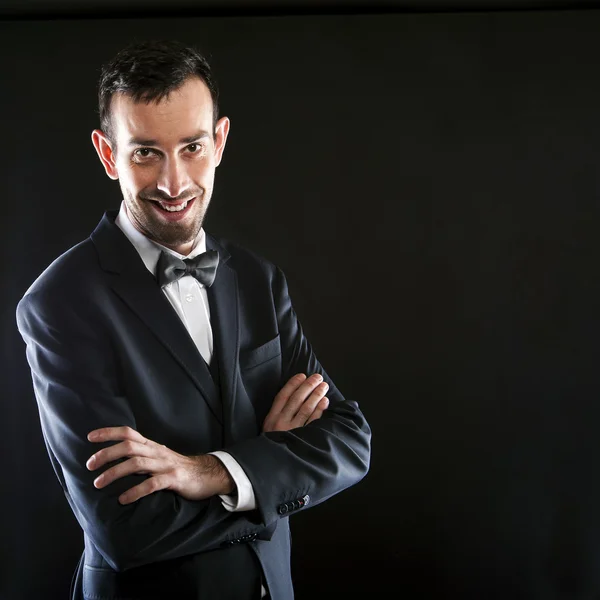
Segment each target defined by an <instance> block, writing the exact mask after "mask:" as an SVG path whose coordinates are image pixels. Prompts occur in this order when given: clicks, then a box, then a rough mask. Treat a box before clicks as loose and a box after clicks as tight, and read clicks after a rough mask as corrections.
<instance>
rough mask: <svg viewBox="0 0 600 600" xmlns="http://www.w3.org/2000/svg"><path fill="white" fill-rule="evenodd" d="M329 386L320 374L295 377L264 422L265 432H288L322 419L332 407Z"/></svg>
mask: <svg viewBox="0 0 600 600" xmlns="http://www.w3.org/2000/svg"><path fill="white" fill-rule="evenodd" d="M328 389H329V385H328V384H327V383H325V382H324V381H323V378H322V377H321V375H319V374H317V373H315V374H314V375H311V376H310V377H308V378H307V377H306V375H305V374H304V373H298V374H297V375H294V376H293V377H292V378H291V379H290V380H289V381H288V382H287V383H286V384H285V385H284V386H283V387H282V388H281V390H280V391H279V393H278V394H277V396H275V400H274V401H273V406H271V410H270V411H269V414H267V416H266V418H265V422H264V423H263V431H264V432H267V431H289V430H290V429H294V428H295V427H303V426H304V425H307V424H308V423H311V422H312V421H315V420H317V419H320V418H321V415H322V414H323V411H324V410H326V409H327V407H328V406H329V399H328V398H327V397H326V396H325V394H326V393H327V390H328Z"/></svg>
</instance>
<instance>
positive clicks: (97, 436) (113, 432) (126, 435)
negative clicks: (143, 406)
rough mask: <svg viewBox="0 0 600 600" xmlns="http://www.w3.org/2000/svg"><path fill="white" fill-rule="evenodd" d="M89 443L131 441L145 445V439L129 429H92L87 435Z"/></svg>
mask: <svg viewBox="0 0 600 600" xmlns="http://www.w3.org/2000/svg"><path fill="white" fill-rule="evenodd" d="M88 440H89V441H90V442H112V441H119V442H120V441H122V440H132V441H134V442H139V443H140V444H145V443H146V441H147V440H146V438H145V437H144V436H143V435H142V434H141V433H138V432H137V431H136V430H135V429H132V428H131V427H127V426H125V427H103V428H102V429H94V431H90V432H89V433H88Z"/></svg>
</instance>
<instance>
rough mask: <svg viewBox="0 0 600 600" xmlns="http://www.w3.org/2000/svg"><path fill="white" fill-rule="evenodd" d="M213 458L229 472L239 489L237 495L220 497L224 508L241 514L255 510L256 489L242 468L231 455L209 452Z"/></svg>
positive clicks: (219, 451)
mask: <svg viewBox="0 0 600 600" xmlns="http://www.w3.org/2000/svg"><path fill="white" fill-rule="evenodd" d="M209 454H212V455H213V456H216V457H217V458H218V459H219V460H220V461H221V462H222V463H223V464H224V465H225V468H226V469H227V470H228V471H229V474H230V475H231V478H232V479H233V481H234V483H235V485H236V487H237V495H232V496H230V495H220V494H219V498H221V502H222V504H223V508H225V510H228V511H229V512H239V511H243V510H254V509H255V508H256V498H255V497H254V489H252V484H251V483H250V480H249V479H248V477H247V476H246V473H244V469H242V467H240V463H238V461H237V460H235V458H233V456H231V454H229V453H227V452H222V451H221V450H218V451H217V452H209Z"/></svg>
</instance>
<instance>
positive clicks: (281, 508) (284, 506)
mask: <svg viewBox="0 0 600 600" xmlns="http://www.w3.org/2000/svg"><path fill="white" fill-rule="evenodd" d="M287 511H288V507H287V504H282V505H280V506H279V508H278V509H277V512H278V513H279V514H280V515H285V513H286V512H287Z"/></svg>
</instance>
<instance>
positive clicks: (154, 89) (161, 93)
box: [98, 41, 219, 143]
mask: <svg viewBox="0 0 600 600" xmlns="http://www.w3.org/2000/svg"><path fill="white" fill-rule="evenodd" d="M190 77H198V78H199V79H201V80H202V81H203V82H204V83H205V84H206V86H207V87H208V89H209V91H210V95H211V98H212V102H213V128H214V127H216V123H217V119H218V118H219V107H218V102H217V101H218V96H219V92H218V90H217V85H216V82H215V81H214V80H213V77H212V72H211V68H210V65H209V64H208V62H207V61H206V59H205V58H204V57H203V56H202V54H200V53H199V52H198V51H197V50H196V49H195V48H190V47H188V46H184V45H183V44H181V43H180V42H175V41H154V42H138V43H134V44H131V45H129V46H127V47H126V48H124V49H123V50H121V51H120V52H119V53H118V54H117V55H116V56H115V57H114V58H113V59H112V60H111V61H110V62H108V63H107V64H105V65H104V66H103V67H102V74H101V76H100V85H99V89H98V105H99V109H100V111H99V112H100V127H101V129H102V131H104V133H105V134H106V135H107V137H108V139H109V140H111V142H113V143H114V137H113V131H112V124H111V118H110V116H111V115H110V110H111V100H112V96H113V94H115V93H118V92H120V93H123V94H127V95H128V96H131V98H132V99H133V101H134V102H141V101H143V102H146V103H150V102H153V101H154V102H159V101H160V100H162V99H163V98H165V97H167V96H168V95H169V94H170V93H171V92H172V91H174V90H176V89H177V88H179V87H180V86H182V85H183V83H184V82H185V81H186V80H187V79H188V78H190ZM213 133H214V132H213Z"/></svg>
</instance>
